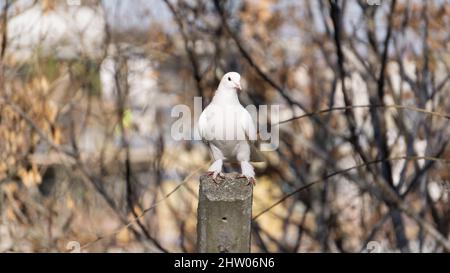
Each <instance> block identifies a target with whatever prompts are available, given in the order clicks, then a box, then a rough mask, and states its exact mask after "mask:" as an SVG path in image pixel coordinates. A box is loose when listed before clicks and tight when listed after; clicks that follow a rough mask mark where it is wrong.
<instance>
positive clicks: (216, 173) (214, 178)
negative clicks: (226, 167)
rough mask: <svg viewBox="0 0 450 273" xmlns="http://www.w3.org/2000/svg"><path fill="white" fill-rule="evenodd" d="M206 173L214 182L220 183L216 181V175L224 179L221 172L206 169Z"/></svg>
mask: <svg viewBox="0 0 450 273" xmlns="http://www.w3.org/2000/svg"><path fill="white" fill-rule="evenodd" d="M206 174H207V175H208V176H209V177H212V179H213V181H214V183H216V184H220V181H218V179H217V177H219V178H222V179H225V175H224V174H223V173H221V172H214V171H208V172H206Z"/></svg>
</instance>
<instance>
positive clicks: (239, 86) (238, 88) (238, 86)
mask: <svg viewBox="0 0 450 273" xmlns="http://www.w3.org/2000/svg"><path fill="white" fill-rule="evenodd" d="M234 85H235V87H236V89H237V90H239V91H242V87H241V84H240V83H234Z"/></svg>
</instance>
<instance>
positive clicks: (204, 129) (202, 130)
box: [198, 105, 211, 141]
mask: <svg viewBox="0 0 450 273" xmlns="http://www.w3.org/2000/svg"><path fill="white" fill-rule="evenodd" d="M210 110H211V108H210V107H209V105H208V106H207V107H206V108H205V110H203V112H202V113H201V114H200V117H199V119H198V133H199V135H200V137H201V138H202V140H203V141H206V140H207V139H210V138H208V136H207V133H208V131H209V129H208V115H210V114H211V113H210Z"/></svg>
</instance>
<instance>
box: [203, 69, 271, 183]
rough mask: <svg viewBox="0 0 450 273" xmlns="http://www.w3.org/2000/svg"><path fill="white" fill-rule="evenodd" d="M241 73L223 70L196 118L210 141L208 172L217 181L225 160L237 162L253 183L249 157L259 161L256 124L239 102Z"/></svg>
mask: <svg viewBox="0 0 450 273" xmlns="http://www.w3.org/2000/svg"><path fill="white" fill-rule="evenodd" d="M240 81H241V76H240V75H239V73H236V72H229V73H226V74H225V75H224V76H223V77H222V80H221V81H220V84H219V87H218V88H217V90H216V93H215V95H214V97H213V99H212V101H211V103H210V104H209V105H208V106H207V107H206V108H205V110H204V111H203V112H202V114H201V115H200V118H199V120H198V129H199V134H200V136H201V138H202V140H203V141H205V142H206V143H207V145H209V148H210V151H211V154H212V157H213V159H214V162H213V163H212V165H211V166H210V167H209V169H208V175H210V176H212V177H213V179H214V181H216V178H217V176H220V177H223V173H222V166H223V163H224V162H229V163H239V164H240V167H241V173H242V176H241V177H245V178H247V180H248V182H249V184H251V185H253V186H254V185H255V183H256V180H255V171H254V169H253V166H252V165H251V164H250V160H252V161H262V160H261V156H260V155H259V154H258V151H257V149H256V148H255V147H254V145H253V144H252V141H255V140H256V138H257V133H256V127H255V124H254V123H253V119H252V117H251V115H250V113H249V112H248V111H247V110H246V109H245V108H244V107H243V106H242V105H241V103H240V102H239V98H238V93H237V92H238V91H241V83H240Z"/></svg>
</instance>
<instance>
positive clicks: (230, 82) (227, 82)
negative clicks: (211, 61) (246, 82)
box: [219, 72, 241, 90]
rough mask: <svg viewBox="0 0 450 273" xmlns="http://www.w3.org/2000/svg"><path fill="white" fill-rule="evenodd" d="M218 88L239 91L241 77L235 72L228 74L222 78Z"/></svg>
mask: <svg viewBox="0 0 450 273" xmlns="http://www.w3.org/2000/svg"><path fill="white" fill-rule="evenodd" d="M219 88H226V89H236V90H241V75H239V73H237V72H228V73H227V74H225V75H224V76H223V77H222V80H221V81H220V84H219Z"/></svg>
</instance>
